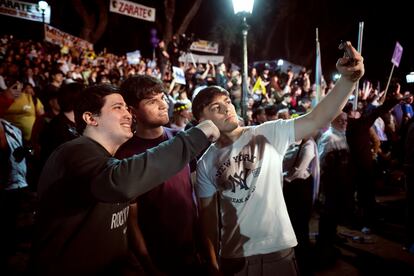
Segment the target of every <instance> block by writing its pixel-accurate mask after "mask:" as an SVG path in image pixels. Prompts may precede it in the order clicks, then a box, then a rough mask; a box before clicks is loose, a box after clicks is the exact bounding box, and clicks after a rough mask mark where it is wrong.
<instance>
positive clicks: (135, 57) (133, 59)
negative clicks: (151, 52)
mask: <svg viewBox="0 0 414 276" xmlns="http://www.w3.org/2000/svg"><path fill="white" fill-rule="evenodd" d="M126 56H127V61H128V64H138V63H139V62H140V60H141V52H140V50H136V51H134V52H128V53H127V54H126Z"/></svg>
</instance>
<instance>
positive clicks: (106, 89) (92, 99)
mask: <svg viewBox="0 0 414 276" xmlns="http://www.w3.org/2000/svg"><path fill="white" fill-rule="evenodd" d="M111 94H121V91H120V90H119V88H118V87H116V86H114V85H111V84H98V85H93V86H90V87H88V88H86V89H84V90H83V91H82V92H81V95H80V97H79V100H78V104H76V105H75V108H74V113H75V122H76V129H77V130H78V132H79V133H81V134H83V131H84V130H85V128H86V122H85V121H84V120H83V117H82V116H83V113H85V112H91V113H92V114H94V115H100V114H101V109H102V107H103V106H104V104H105V99H104V98H105V97H106V96H108V95H111Z"/></svg>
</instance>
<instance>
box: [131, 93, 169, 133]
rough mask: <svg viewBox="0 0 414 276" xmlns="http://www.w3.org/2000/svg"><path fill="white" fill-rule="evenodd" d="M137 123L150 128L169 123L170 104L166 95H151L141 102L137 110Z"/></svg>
mask: <svg viewBox="0 0 414 276" xmlns="http://www.w3.org/2000/svg"><path fill="white" fill-rule="evenodd" d="M135 113H136V116H137V121H138V122H140V123H141V124H143V125H145V126H148V127H150V128H151V127H159V126H163V125H165V124H167V123H168V122H169V117H168V104H167V102H166V101H165V96H164V93H158V94H155V95H150V96H148V97H147V98H145V99H143V100H141V101H140V102H139V104H138V107H137V108H136V110H135Z"/></svg>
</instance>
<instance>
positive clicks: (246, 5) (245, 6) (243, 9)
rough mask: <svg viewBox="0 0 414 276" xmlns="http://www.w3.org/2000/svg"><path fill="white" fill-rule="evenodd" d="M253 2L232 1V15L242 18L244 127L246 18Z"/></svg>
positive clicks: (243, 109) (243, 106)
mask: <svg viewBox="0 0 414 276" xmlns="http://www.w3.org/2000/svg"><path fill="white" fill-rule="evenodd" d="M253 4H254V0H233V9H234V14H236V15H240V16H241V17H242V19H243V20H242V24H241V27H242V35H243V78H242V98H241V115H242V117H243V120H244V123H245V125H247V123H248V119H247V94H248V90H249V87H248V84H247V70H248V69H247V64H248V63H247V33H248V30H249V25H247V21H246V17H247V16H249V15H250V14H251V13H252V11H253Z"/></svg>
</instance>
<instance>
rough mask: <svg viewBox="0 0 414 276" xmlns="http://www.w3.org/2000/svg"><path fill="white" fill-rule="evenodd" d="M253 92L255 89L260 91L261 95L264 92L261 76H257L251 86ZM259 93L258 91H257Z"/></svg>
mask: <svg viewBox="0 0 414 276" xmlns="http://www.w3.org/2000/svg"><path fill="white" fill-rule="evenodd" d="M252 90H253V93H256V91H260V92H261V93H262V94H263V95H265V94H266V86H265V85H264V83H263V81H262V78H261V77H258V78H257V81H256V83H255V84H254V86H253V89H252ZM258 94H259V93H258Z"/></svg>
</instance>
